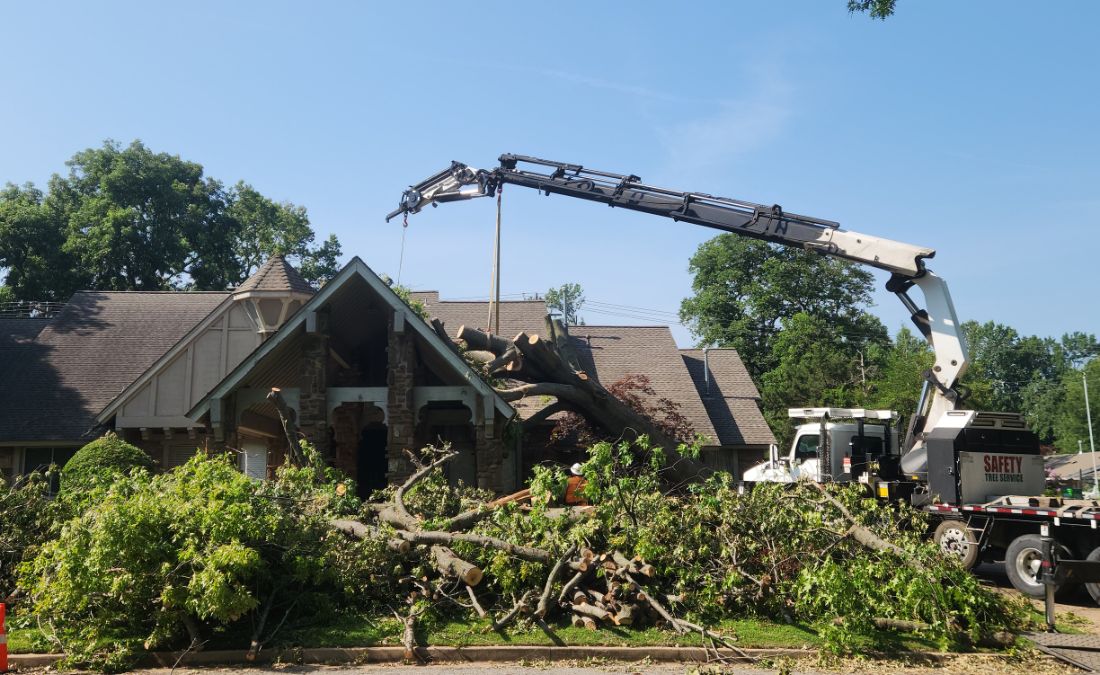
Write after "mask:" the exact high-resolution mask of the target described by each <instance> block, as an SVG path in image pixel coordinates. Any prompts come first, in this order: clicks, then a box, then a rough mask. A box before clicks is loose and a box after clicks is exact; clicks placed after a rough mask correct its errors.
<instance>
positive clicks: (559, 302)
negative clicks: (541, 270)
mask: <svg viewBox="0 0 1100 675" xmlns="http://www.w3.org/2000/svg"><path fill="white" fill-rule="evenodd" d="M546 306H547V307H548V308H549V309H552V310H557V311H559V312H561V317H562V321H564V322H565V324H566V325H567V326H575V325H577V324H578V323H582V322H583V319H581V318H580V316H578V314H577V313H578V312H579V311H580V309H581V307H583V306H584V289H583V288H581V285H580V284H562V285H561V286H558V287H557V288H551V289H550V290H548V291H546Z"/></svg>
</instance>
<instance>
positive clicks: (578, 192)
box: [386, 154, 967, 473]
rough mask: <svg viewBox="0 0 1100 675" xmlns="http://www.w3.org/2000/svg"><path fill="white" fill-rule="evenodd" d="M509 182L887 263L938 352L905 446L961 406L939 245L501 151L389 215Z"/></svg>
mask: <svg viewBox="0 0 1100 675" xmlns="http://www.w3.org/2000/svg"><path fill="white" fill-rule="evenodd" d="M505 184H512V185H519V186H522V187H528V188H533V189H535V190H538V191H540V192H543V193H545V194H546V195H550V194H560V195H565V196H568V197H576V198H579V199H586V200H589V201H594V202H599V203H601V204H607V205H608V206H612V207H616V206H617V207H620V208H624V209H629V210H631V211H641V212H643V213H650V214H653V215H656V216H664V217H666V218H671V219H672V220H674V221H682V222H685V223H692V224H695V225H702V226H703V227H711V228H714V229H717V230H722V231H724V232H732V233H734V234H738V235H741V236H746V237H752V238H754V239H762V240H764V241H769V242H772V243H776V244H782V245H784V246H795V247H798V248H803V249H806V250H810V251H816V252H818V253H821V254H823V255H828V256H834V257H838V258H844V259H846V260H851V261H853V262H858V263H863V264H865V265H870V266H871V267H876V268H878V269H881V270H886V271H887V272H890V273H891V277H890V280H889V282H888V283H887V286H886V287H887V290H889V291H890V292H892V293H895V294H896V295H897V296H898V297H899V298H900V299H901V301H902V303H903V304H904V305H905V307H906V309H908V310H909V312H910V314H911V315H912V318H913V322H914V323H915V324H916V326H917V328H918V330H920V332H921V334H923V335H924V337H925V338H926V339H927V340H928V342H929V343H930V344H931V345H932V348H933V351H934V352H935V355H936V362H935V365H934V366H933V368H932V370H931V371H929V372H928V373H926V380H927V385H926V386H925V390H924V392H923V393H922V397H921V405H920V407H919V408H918V411H919V413H918V416H917V418H915V419H914V420H913V423H911V424H910V427H909V433H908V435H907V439H906V447H907V448H913V449H918V448H920V447H921V446H923V442H922V440H921V435H922V432H923V431H924V429H925V427H926V425H927V422H928V421H931V422H933V423H934V422H935V421H936V420H938V419H939V417H940V416H941V415H942V413H944V412H946V411H948V410H953V409H954V408H955V405H956V403H957V401H958V393H957V391H956V389H955V386H956V384H957V382H958V379H959V377H961V376H962V374H963V372H964V371H965V369H966V366H967V353H966V344H965V340H964V338H963V336H962V333H961V332H960V329H959V322H958V318H957V317H956V314H955V308H954V305H953V304H952V302H951V296H950V294H949V292H948V290H947V284H946V283H944V281H943V280H942V279H940V278H939V277H937V276H936V275H934V274H932V272H931V271H930V270H928V269H927V268H926V267H925V265H924V261H925V260H926V259H928V258H931V257H933V256H935V254H936V251H935V250H934V249H930V248H924V247H920V246H914V245H912V244H906V243H902V242H897V241H892V240H890V239H883V238H881V237H874V236H871V235H866V234H861V233H858V232H851V231H848V230H844V229H841V227H840V225H839V223H836V222H833V221H829V220H822V219H820V218H813V217H811V216H803V215H799V214H796V213H790V212H787V211H784V210H783V209H782V208H781V207H780V206H779V205H772V206H766V205H763V204H755V203H753V202H747V201H741V200H738V199H728V198H725V197H715V196H713V195H709V194H704V193H700V192H678V191H675V190H668V189H665V188H660V187H656V186H653V185H647V184H645V183H643V182H642V180H641V179H640V178H639V177H638V176H634V175H621V174H616V173H608V172H605V171H596V170H593V169H586V168H585V167H583V166H580V165H577V164H564V163H561V162H552V161H548V160H544V159H538V158H535V157H527V156H523V155H510V154H506V155H501V157H500V166H498V167H497V168H495V169H491V170H486V169H475V168H473V167H470V166H467V165H466V164H462V163H461V162H452V163H451V166H450V167H449V168H447V169H444V170H443V171H440V172H439V173H437V174H435V175H433V176H431V177H429V178H428V179H426V180H424V181H422V182H420V183H418V184H416V185H414V186H412V187H410V188H409V189H408V190H405V192H404V193H403V194H402V195H401V203H400V205H399V206H398V208H397V209H396V210H394V211H393V212H391V213H390V214H389V215H387V216H386V220H387V221H389V220H391V219H393V218H394V217H396V216H399V215H402V214H405V215H408V214H412V213H417V212H419V211H420V210H421V209H423V208H424V207H425V206H427V205H429V204H431V205H432V206H436V205H438V204H441V203H446V202H452V201H461V200H466V199H474V198H477V197H490V196H494V195H495V194H496V192H497V190H499V189H500V188H501V187H502V186H503V185H505ZM914 285H916V286H919V287H920V288H921V291H922V292H923V294H924V296H925V302H926V304H927V307H926V308H924V309H922V308H920V307H918V306H917V304H916V303H915V302H914V301H913V300H912V299H911V298H910V297H909V294H908V291H909V289H910V288H911V287H912V286H914ZM906 464H908V466H907V467H906V468H905V470H906V471H909V472H911V473H912V472H920V471H923V470H924V469H923V468H921V467H919V466H917V465H915V464H914V463H913V462H912V461H910V462H907V463H906Z"/></svg>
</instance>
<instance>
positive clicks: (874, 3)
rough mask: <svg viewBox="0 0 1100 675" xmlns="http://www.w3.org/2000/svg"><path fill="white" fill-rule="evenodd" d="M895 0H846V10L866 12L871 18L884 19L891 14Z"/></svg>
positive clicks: (856, 12) (854, 12) (852, 12)
mask: <svg viewBox="0 0 1100 675" xmlns="http://www.w3.org/2000/svg"><path fill="white" fill-rule="evenodd" d="M895 5H897V0H848V12H849V13H851V14H859V13H862V14H867V15H868V16H870V17H871V18H872V19H879V20H885V19H886V17H888V16H893V14H894V8H895Z"/></svg>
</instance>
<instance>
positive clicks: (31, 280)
mask: <svg viewBox="0 0 1100 675" xmlns="http://www.w3.org/2000/svg"><path fill="white" fill-rule="evenodd" d="M67 164H68V167H69V171H68V174H67V175H64V176H62V175H57V174H55V175H54V176H53V177H52V178H51V179H50V182H49V191H48V194H45V195H43V193H42V192H41V191H39V190H37V189H36V188H34V187H33V186H31V185H28V186H25V187H22V188H18V187H15V186H8V187H7V188H6V189H5V190H4V191H3V192H2V193H0V270H4V271H6V278H5V284H6V285H7V286H9V287H11V289H12V293H13V294H14V295H15V297H16V299H28V300H64V299H66V298H68V297H69V295H71V294H72V292H73V291H75V290H78V289H98V290H166V289H179V288H195V289H200V290H221V289H225V288H228V287H231V286H234V285H236V284H239V283H240V282H241V281H243V280H244V279H245V278H247V276H248V275H249V274H250V273H251V272H253V271H255V269H256V268H257V267H258V266H259V265H260V264H261V263H262V262H263V260H264V259H266V258H267V257H268V256H270V255H272V254H274V253H284V254H286V255H288V256H290V257H291V258H292V259H294V260H295V261H296V262H297V264H298V265H299V266H300V267H301V269H302V271H303V276H305V277H306V278H307V279H309V280H310V281H311V282H313V283H315V284H319V283H321V282H322V281H324V280H325V279H327V278H329V277H331V276H332V275H333V274H334V273H335V271H336V263H337V258H338V257H339V255H340V244H339V241H337V239H336V238H335V237H330V238H329V239H327V240H326V241H325V242H323V243H322V244H320V245H315V244H314V233H313V230H312V229H311V228H310V224H309V218H308V216H307V214H306V211H305V209H304V208H302V207H300V206H295V205H294V204H290V203H275V202H273V201H272V200H270V199H268V198H267V197H264V196H263V195H261V194H259V193H258V192H257V191H256V190H255V189H254V188H252V187H251V186H249V185H248V184H246V183H243V182H242V183H238V184H237V185H236V186H234V187H232V188H229V189H226V188H225V187H224V186H223V185H222V183H221V182H220V181H218V180H215V179H213V178H210V177H208V176H206V175H204V171H203V167H202V165H200V164H198V163H196V162H191V161H186V160H183V159H181V158H180V157H179V156H178V155H170V154H168V153H156V152H153V151H152V150H150V149H149V148H147V147H145V145H144V144H142V143H141V141H134V142H133V143H131V144H130V145H129V146H126V147H122V146H121V145H120V144H118V143H115V142H113V141H107V142H105V143H104V144H103V145H102V146H101V147H98V148H89V149H87V150H84V151H81V152H78V153H76V154H75V155H74V156H73V158H72V159H71V160H69V162H68V163H67Z"/></svg>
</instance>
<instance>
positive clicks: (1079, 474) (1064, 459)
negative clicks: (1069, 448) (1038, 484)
mask: <svg viewBox="0 0 1100 675" xmlns="http://www.w3.org/2000/svg"><path fill="white" fill-rule="evenodd" d="M1098 457H1100V452H1082V453H1080V454H1065V455H1051V456H1050V457H1047V458H1046V461H1045V463H1046V470H1047V471H1048V472H1049V473H1050V475H1051V476H1052V477H1054V478H1056V479H1059V480H1072V479H1074V478H1081V479H1087V480H1092V467H1093V466H1100V460H1098V459H1097V458H1098ZM1094 462H1095V464H1094Z"/></svg>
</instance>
